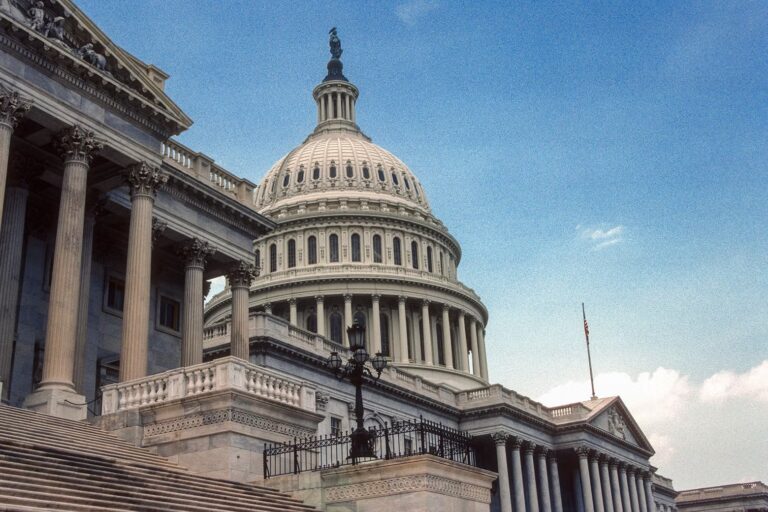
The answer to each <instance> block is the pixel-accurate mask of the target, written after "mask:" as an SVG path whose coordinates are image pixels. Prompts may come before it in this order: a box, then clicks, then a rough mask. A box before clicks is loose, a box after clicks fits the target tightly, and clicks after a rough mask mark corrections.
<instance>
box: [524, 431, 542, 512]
mask: <svg viewBox="0 0 768 512" xmlns="http://www.w3.org/2000/svg"><path fill="white" fill-rule="evenodd" d="M535 450H536V445H535V444H533V443H525V448H524V450H523V452H524V453H525V480H526V481H527V483H528V488H527V489H526V491H527V492H526V494H527V495H528V512H539V491H538V489H537V488H536V468H535V467H534V465H533V452H534V451H535Z"/></svg>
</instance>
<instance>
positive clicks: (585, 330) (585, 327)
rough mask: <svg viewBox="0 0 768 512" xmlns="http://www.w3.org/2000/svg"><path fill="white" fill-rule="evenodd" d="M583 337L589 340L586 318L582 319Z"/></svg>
mask: <svg viewBox="0 0 768 512" xmlns="http://www.w3.org/2000/svg"><path fill="white" fill-rule="evenodd" d="M584 335H585V336H586V337H587V339H589V324H588V323H587V319H586V318H585V319H584Z"/></svg>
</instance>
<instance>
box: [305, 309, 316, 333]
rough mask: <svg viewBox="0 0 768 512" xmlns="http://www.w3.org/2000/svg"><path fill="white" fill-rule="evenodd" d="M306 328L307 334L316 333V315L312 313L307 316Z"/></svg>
mask: <svg viewBox="0 0 768 512" xmlns="http://www.w3.org/2000/svg"><path fill="white" fill-rule="evenodd" d="M306 328H307V330H308V331H309V332H315V333H316V332H317V315H315V314H314V313H310V314H309V315H307V320H306Z"/></svg>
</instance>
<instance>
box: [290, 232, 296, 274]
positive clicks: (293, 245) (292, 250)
mask: <svg viewBox="0 0 768 512" xmlns="http://www.w3.org/2000/svg"><path fill="white" fill-rule="evenodd" d="M295 266H296V240H294V239H293V238H291V239H290V240H288V268H293V267H295Z"/></svg>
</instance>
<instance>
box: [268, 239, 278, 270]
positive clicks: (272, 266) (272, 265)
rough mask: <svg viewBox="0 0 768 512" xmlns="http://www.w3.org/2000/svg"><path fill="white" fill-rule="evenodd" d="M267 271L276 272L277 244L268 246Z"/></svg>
mask: <svg viewBox="0 0 768 512" xmlns="http://www.w3.org/2000/svg"><path fill="white" fill-rule="evenodd" d="M269 271H270V272H277V244H272V245H270V246H269Z"/></svg>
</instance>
